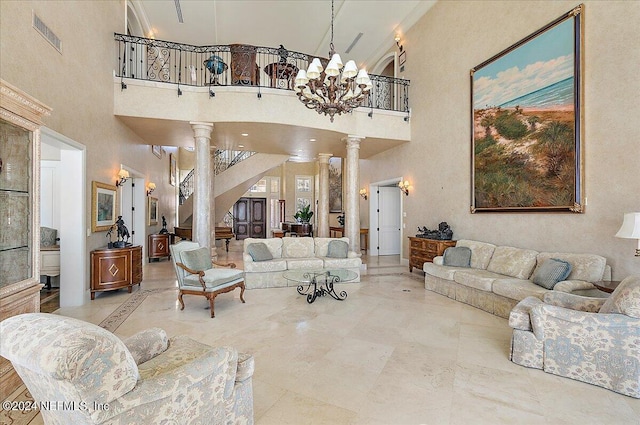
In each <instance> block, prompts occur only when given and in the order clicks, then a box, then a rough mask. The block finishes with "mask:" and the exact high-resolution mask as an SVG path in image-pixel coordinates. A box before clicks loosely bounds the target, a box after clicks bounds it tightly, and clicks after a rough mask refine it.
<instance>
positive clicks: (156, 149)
mask: <svg viewBox="0 0 640 425" xmlns="http://www.w3.org/2000/svg"><path fill="white" fill-rule="evenodd" d="M151 152H153V154H154V155H155V156H157V157H158V158H162V146H160V145H151Z"/></svg>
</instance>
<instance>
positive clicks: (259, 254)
mask: <svg viewBox="0 0 640 425" xmlns="http://www.w3.org/2000/svg"><path fill="white" fill-rule="evenodd" d="M247 254H249V255H250V256H251V258H253V261H267V260H273V255H271V251H269V248H268V247H267V245H265V244H264V242H256V243H250V244H249V246H248V247H247Z"/></svg>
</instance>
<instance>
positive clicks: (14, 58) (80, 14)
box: [0, 1, 177, 288]
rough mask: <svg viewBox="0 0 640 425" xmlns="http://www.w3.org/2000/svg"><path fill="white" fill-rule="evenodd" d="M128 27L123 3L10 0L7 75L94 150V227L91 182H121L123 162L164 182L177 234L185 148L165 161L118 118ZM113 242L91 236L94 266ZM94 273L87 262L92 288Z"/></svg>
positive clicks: (2, 23) (2, 64)
mask: <svg viewBox="0 0 640 425" xmlns="http://www.w3.org/2000/svg"><path fill="white" fill-rule="evenodd" d="M32 10H33V11H34V12H35V13H36V14H37V15H38V16H39V17H40V18H41V19H42V20H43V21H44V23H45V24H46V25H47V26H49V28H50V29H51V30H53V32H54V33H55V34H56V35H57V36H58V37H59V38H60V39H61V40H62V54H60V53H59V52H58V51H56V50H55V49H54V48H53V47H51V45H50V44H49V43H48V42H47V40H45V39H44V37H42V36H41V35H40V34H39V33H38V32H37V31H36V30H34V28H33V27H32ZM123 27H124V4H123V2H120V1H90V2H88V1H2V2H0V40H2V45H1V50H0V77H1V78H2V79H4V80H5V81H7V82H9V83H10V84H12V85H14V86H16V87H19V88H20V89H22V90H24V91H25V92H27V93H29V94H30V95H32V96H34V97H35V98H37V99H38V100H40V101H41V102H43V103H45V104H46V105H48V106H50V107H52V108H53V112H52V114H51V116H49V117H47V118H46V119H45V120H44V122H45V126H46V127H48V128H50V129H52V130H54V131H56V132H58V133H60V134H62V135H64V136H66V137H68V138H69V139H71V140H73V141H75V142H77V143H79V144H82V145H84V146H85V147H86V181H87V183H86V194H85V199H86V205H84V210H85V212H86V225H87V228H88V229H90V228H91V182H92V181H98V182H102V183H107V184H112V185H113V184H115V180H116V174H117V172H118V170H119V168H120V164H124V165H125V166H126V167H129V168H131V169H133V170H136V171H138V172H139V173H140V174H141V175H142V176H144V179H145V184H146V183H148V182H154V183H156V187H157V188H156V190H155V192H154V193H153V196H154V197H157V198H158V199H159V206H160V208H159V212H160V214H161V215H164V216H165V217H166V219H167V221H168V227H169V229H171V228H173V225H174V223H173V222H174V217H175V201H174V199H175V188H174V186H171V185H170V184H169V152H173V153H175V152H177V149H173V150H167V151H166V152H164V153H163V155H162V158H161V159H158V158H157V157H156V156H154V155H153V153H152V152H151V148H150V146H149V145H145V144H143V143H142V140H141V139H140V138H139V137H138V136H137V135H135V134H134V133H133V132H132V131H131V130H129V129H128V128H127V127H126V126H125V125H123V124H122V123H121V122H120V121H119V120H118V119H117V118H116V117H115V116H114V115H113V69H114V67H115V63H114V56H113V52H114V42H113V39H112V34H113V33H114V32H122V31H123ZM146 203H147V202H146V199H145V200H144V205H146ZM127 224H128V225H130V224H129V223H127ZM161 227H162V226H161V221H160V220H159V221H158V225H157V226H151V227H148V226H147V227H146V230H147V233H157V232H158V231H159V230H160V229H161ZM145 239H146V238H145ZM105 245H106V239H105V232H97V233H90V235H89V236H88V237H87V244H86V248H87V261H88V258H89V257H88V252H89V251H91V250H93V249H95V248H98V247H102V246H105ZM144 255H146V253H144V254H143V256H144ZM88 273H89V267H88V265H87V279H86V281H85V285H84V286H85V288H88V286H89V278H88Z"/></svg>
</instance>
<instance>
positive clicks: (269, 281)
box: [242, 237, 362, 289]
mask: <svg viewBox="0 0 640 425" xmlns="http://www.w3.org/2000/svg"><path fill="white" fill-rule="evenodd" d="M332 240H341V241H344V242H346V243H347V244H349V238H311V237H302V238H293V237H287V238H271V239H256V238H247V239H245V240H244V248H243V253H242V259H243V261H244V272H245V275H244V276H245V277H244V282H245V286H246V288H247V289H256V288H278V287H285V286H297V285H299V283H297V282H293V281H289V280H287V279H285V278H284V277H283V275H282V274H283V273H284V272H285V271H287V270H300V269H315V270H318V269H328V268H335V269H346V270H351V271H353V272H355V273H356V274H357V275H358V277H357V278H356V279H355V280H352V281H351V282H360V267H361V265H362V260H361V259H360V257H359V256H358V255H357V254H356V253H354V252H351V251H349V252H348V255H347V258H328V257H327V253H328V249H329V242H330V241H332ZM257 242H262V243H264V244H265V245H266V246H267V248H268V249H269V252H271V255H272V256H273V259H272V260H266V261H254V260H253V258H252V257H251V255H249V253H248V251H247V248H248V246H249V245H250V244H252V243H257Z"/></svg>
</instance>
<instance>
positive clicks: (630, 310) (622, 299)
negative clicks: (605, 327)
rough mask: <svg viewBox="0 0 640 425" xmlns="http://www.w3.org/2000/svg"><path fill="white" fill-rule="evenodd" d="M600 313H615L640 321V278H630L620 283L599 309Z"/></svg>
mask: <svg viewBox="0 0 640 425" xmlns="http://www.w3.org/2000/svg"><path fill="white" fill-rule="evenodd" d="M600 313H605V314H607V313H617V314H624V315H626V316H630V317H634V318H636V319H640V276H630V277H628V278H626V279H624V280H623V281H622V282H620V285H618V287H617V288H616V289H615V290H614V291H613V293H612V294H611V295H609V298H607V300H606V301H605V302H604V304H602V307H600Z"/></svg>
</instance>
